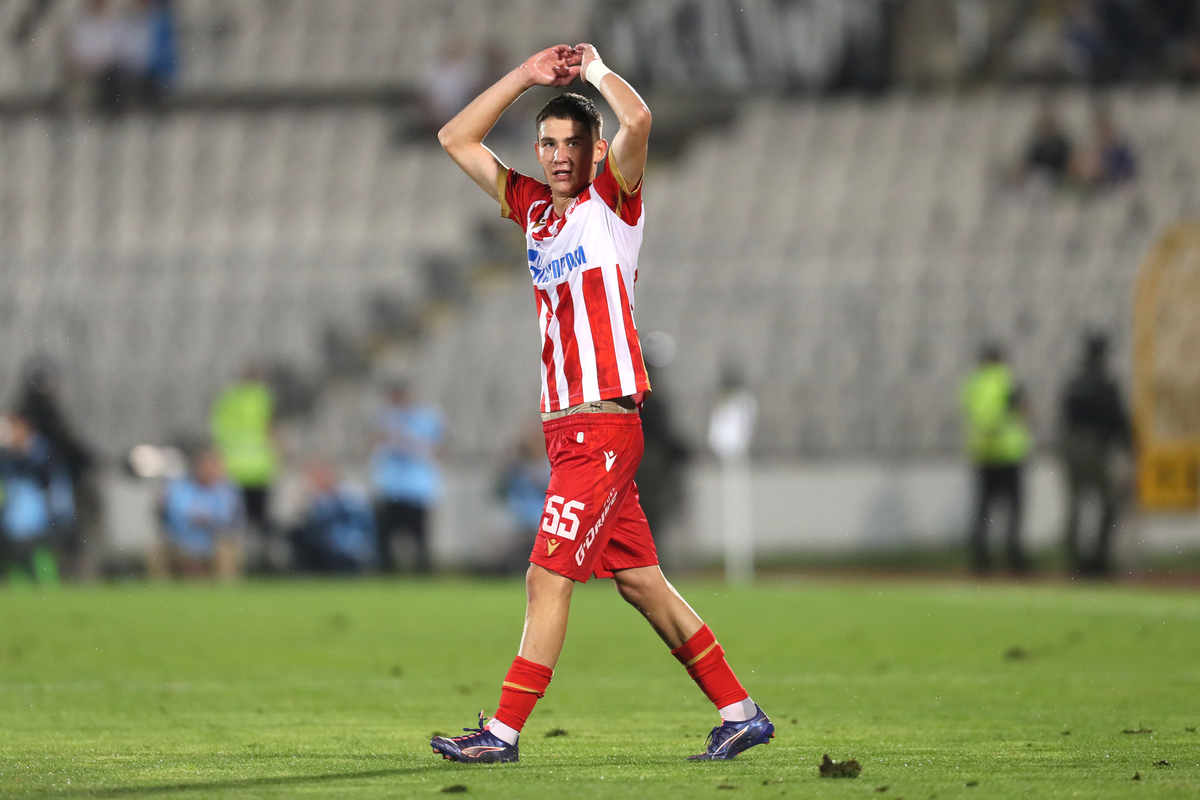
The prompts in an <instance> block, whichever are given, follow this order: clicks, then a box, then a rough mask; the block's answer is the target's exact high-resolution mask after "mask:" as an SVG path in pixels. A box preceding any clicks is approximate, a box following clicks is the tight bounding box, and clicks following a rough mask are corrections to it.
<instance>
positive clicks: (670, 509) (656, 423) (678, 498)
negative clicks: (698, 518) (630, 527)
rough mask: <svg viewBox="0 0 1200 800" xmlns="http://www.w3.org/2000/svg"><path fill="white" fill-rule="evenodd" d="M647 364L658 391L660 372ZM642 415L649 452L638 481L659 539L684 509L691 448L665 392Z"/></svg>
mask: <svg viewBox="0 0 1200 800" xmlns="http://www.w3.org/2000/svg"><path fill="white" fill-rule="evenodd" d="M646 362H647V363H646V372H647V375H648V376H649V378H650V385H651V386H656V387H657V386H658V385H659V381H658V368H657V367H654V366H652V365H651V364H650V358H649V357H647V359H646ZM641 415H642V434H643V437H644V439H645V442H646V449H645V452H644V453H643V454H642V463H641V465H640V466H638V471H637V476H636V478H635V480H636V481H637V487H638V496H639V497H640V499H641V503H642V510H643V511H644V512H646V521H647V522H649V523H650V530H651V531H652V532H653V533H654V535H655V536H656V537H658V536H661V535H662V534H664V533H665V532H666V529H667V526H668V525H669V524H670V523H671V520H672V519H673V518H674V517H675V515H676V514H677V513H678V512H679V509H680V507H681V506H682V505H683V467H684V465H685V464H687V460H688V448H687V445H686V444H684V442H683V440H682V439H680V438H679V436H678V434H676V433H675V430H674V428H673V427H672V425H671V405H670V401H669V400H668V398H667V395H665V394H664V393H663V392H662V391H661V390H656V391H654V392H652V393H650V394H648V395H647V396H646V399H645V401H644V402H643V403H642V408H641Z"/></svg>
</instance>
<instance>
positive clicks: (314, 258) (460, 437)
mask: <svg viewBox="0 0 1200 800" xmlns="http://www.w3.org/2000/svg"><path fill="white" fill-rule="evenodd" d="M1038 101H1039V98H1038V97H1037V96H1036V95H1034V94H1033V93H1012V94H1002V93H987V94H982V95H980V96H978V97H973V98H967V99H953V98H949V97H942V98H922V97H911V96H895V97H892V98H889V99H886V100H879V101H864V100H846V101H836V100H834V101H818V102H801V103H788V102H779V101H762V102H756V103H752V104H750V105H748V106H747V107H746V108H745V109H744V110H743V112H742V113H741V115H740V117H739V119H738V121H737V123H736V125H735V126H734V127H733V128H731V129H729V130H725V131H715V132H712V133H710V134H707V135H705V136H703V137H701V138H700V139H698V140H697V141H696V143H695V145H694V146H693V147H692V148H691V149H690V150H689V151H688V152H687V153H686V154H685V156H684V157H683V158H682V159H681V160H680V161H678V162H677V163H669V164H658V165H657V166H656V167H655V169H654V170H653V171H652V172H651V173H650V174H649V175H648V177H647V203H648V213H649V219H650V220H651V223H650V224H649V226H648V228H647V237H646V244H645V247H644V249H643V252H642V262H641V273H642V283H641V286H640V291H639V300H638V302H639V317H640V319H641V321H642V322H641V325H642V328H643V329H644V330H646V331H649V330H655V329H661V330H665V331H667V332H669V333H671V334H672V335H673V336H675V337H676V339H677V341H678V342H679V343H680V347H679V357H678V361H677V362H676V363H675V364H674V365H673V366H672V367H671V368H670V369H669V370H668V371H667V372H666V377H665V380H666V381H667V384H668V387H667V388H669V389H670V391H671V394H672V396H673V397H674V398H675V399H676V403H677V405H678V410H679V418H680V424H681V426H682V427H683V429H684V431H685V433H686V434H687V435H688V436H689V437H690V438H692V439H693V440H694V441H696V442H700V441H702V434H703V426H704V420H705V419H706V417H707V405H708V403H709V402H710V398H711V396H712V394H713V392H714V390H715V387H716V386H717V383H718V377H719V373H720V372H721V370H722V368H723V366H724V365H725V364H737V365H738V366H739V368H740V369H741V370H742V371H743V372H744V374H745V375H746V377H747V379H748V380H749V382H750V384H751V386H753V387H754V388H755V390H756V391H757V392H758V394H759V396H760V400H761V403H762V424H761V426H760V429H759V438H758V441H757V443H756V448H757V451H758V452H759V453H760V454H762V455H767V456H779V457H790V456H795V455H850V454H855V453H873V454H886V453H891V454H897V455H899V454H913V453H938V452H949V451H952V450H953V448H954V447H955V446H956V442H957V441H958V412H957V406H956V386H957V381H958V379H959V377H960V376H961V375H962V374H963V372H964V371H965V369H966V367H967V365H968V364H969V363H970V362H971V360H972V359H973V357H974V352H973V350H972V347H973V345H971V346H968V345H964V343H978V342H981V341H983V340H984V339H985V338H991V337H996V338H1000V339H1002V340H1004V341H1006V342H1008V343H1009V344H1010V346H1011V349H1012V352H1013V355H1014V358H1015V363H1016V367H1017V370H1018V372H1019V374H1021V375H1022V377H1023V378H1024V379H1025V380H1026V382H1027V385H1028V387H1029V390H1030V396H1031V398H1032V399H1033V401H1034V406H1035V410H1036V421H1037V425H1038V429H1039V432H1040V433H1041V435H1042V436H1043V438H1045V437H1048V436H1049V435H1050V432H1051V431H1052V428H1053V423H1054V412H1053V407H1052V403H1053V397H1054V389H1055V386H1056V385H1057V382H1058V380H1059V378H1060V376H1061V375H1062V374H1063V370H1064V369H1065V368H1066V366H1067V365H1068V364H1069V363H1070V362H1071V359H1072V358H1073V357H1074V347H1075V344H1076V341H1077V338H1078V333H1079V331H1080V330H1081V328H1083V327H1084V326H1087V325H1095V326H1103V327H1107V328H1110V329H1114V330H1115V332H1116V343H1117V348H1118V349H1117V356H1118V358H1117V359H1116V361H1117V363H1127V362H1128V358H1127V357H1126V356H1127V353H1128V346H1129V341H1128V338H1129V337H1128V330H1129V324H1130V323H1129V319H1130V308H1131V296H1132V294H1131V293H1132V285H1133V280H1134V277H1135V272H1136V268H1137V265H1138V263H1139V260H1140V258H1141V256H1142V254H1143V251H1144V249H1145V247H1146V246H1147V243H1148V241H1149V238H1150V237H1151V236H1152V235H1153V234H1154V232H1155V231H1156V230H1158V229H1159V228H1160V227H1161V226H1162V225H1165V224H1167V223H1169V222H1170V221H1172V220H1174V219H1177V218H1180V217H1183V216H1188V215H1195V214H1196V213H1198V212H1200V197H1198V196H1197V194H1196V189H1195V180H1194V176H1195V175H1196V172H1197V169H1198V167H1200V165H1198V164H1197V156H1196V154H1195V152H1194V148H1193V147H1192V144H1193V143H1194V142H1195V141H1196V138H1197V136H1198V135H1200V107H1198V106H1197V104H1196V103H1195V102H1194V98H1193V97H1192V96H1191V95H1189V94H1181V93H1179V92H1177V91H1176V90H1173V89H1162V90H1154V91H1146V90H1137V91H1133V90H1121V91H1118V92H1116V93H1114V94H1113V95H1112V96H1111V103H1112V106H1113V109H1114V112H1115V113H1116V115H1117V117H1118V119H1122V120H1130V121H1131V123H1132V122H1136V124H1131V125H1130V137H1131V139H1132V140H1133V142H1134V145H1135V146H1136V147H1137V149H1138V150H1139V152H1140V153H1142V154H1144V157H1143V167H1142V175H1141V178H1140V180H1139V183H1138V184H1137V185H1136V188H1133V189H1129V190H1124V191H1120V192H1114V193H1111V194H1107V195H1103V196H1098V197H1094V198H1090V199H1088V200H1086V201H1083V200H1079V199H1075V198H1069V197H1065V198H1050V199H1045V200H1042V201H1036V200H1030V199H1029V198H1027V197H1024V196H1014V195H1013V194H1011V193H1009V192H1006V191H1005V190H1004V189H1003V188H1002V187H999V186H998V185H996V184H995V182H994V181H993V179H992V177H991V176H992V174H993V172H994V169H995V164H996V162H997V161H998V160H1000V159H1004V158H1009V157H1010V156H1011V155H1012V154H1013V153H1015V152H1017V151H1018V150H1019V146H1020V142H1021V140H1022V137H1023V136H1024V133H1025V131H1026V128H1027V125H1028V121H1029V119H1030V118H1031V117H1032V115H1033V113H1034V112H1035V110H1036V107H1037V103H1038ZM1087 102H1088V98H1087V97H1086V96H1085V95H1084V94H1083V93H1068V94H1065V95H1064V96H1063V98H1062V108H1063V111H1064V114H1065V116H1066V117H1067V118H1068V119H1071V118H1078V119H1083V118H1084V116H1085V114H1086V110H1087ZM0 148H3V152H5V153H8V154H11V156H12V157H10V158H5V159H3V162H2V163H0V171H2V172H3V175H2V178H0V243H2V244H0V259H2V262H3V264H2V269H0V284H3V288H2V289H0V298H3V299H2V300H0V302H2V303H3V304H4V305H5V308H4V312H5V313H3V314H2V315H0V327H3V328H4V330H3V335H4V337H5V339H6V341H9V342H11V343H12V344H11V345H10V346H9V347H8V348H6V352H5V357H4V364H3V375H4V379H5V380H4V384H5V385H7V386H9V387H11V386H12V385H13V381H14V379H15V376H16V373H17V370H18V368H19V365H20V361H21V358H22V357H23V356H25V355H28V354H31V353H32V352H48V353H50V354H52V355H59V356H60V357H66V356H67V354H69V356H70V359H71V361H70V363H68V364H66V371H67V384H68V386H71V387H74V389H73V392H74V397H73V400H74V405H75V406H76V407H77V408H78V409H79V410H80V411H81V412H82V413H83V416H84V418H85V419H88V420H90V422H89V423H88V424H89V427H90V428H93V429H94V430H95V433H94V435H96V436H97V437H98V438H99V439H100V440H101V442H102V443H103V444H104V445H106V446H107V447H109V448H118V447H124V446H127V445H129V444H132V443H134V442H136V441H140V440H144V439H151V440H153V439H161V438H162V437H167V436H170V435H171V434H172V433H173V432H175V431H178V430H181V429H186V428H188V427H189V426H191V427H195V424H196V421H198V420H203V419H204V407H205V404H206V402H207V399H208V397H209V396H210V395H211V392H212V391H213V390H214V388H215V387H216V386H217V385H219V383H220V382H221V381H223V380H225V379H226V378H227V377H228V376H230V375H231V374H233V373H234V372H235V371H236V370H237V368H238V367H239V365H240V364H241V363H243V362H244V361H247V360H250V359H253V358H263V357H270V358H272V359H283V360H287V361H290V362H292V363H295V364H297V365H299V366H301V367H304V368H308V369H316V368H317V367H318V366H319V364H320V359H321V349H320V334H321V332H322V331H323V330H324V329H325V328H326V327H327V326H329V325H335V326H338V327H340V328H342V329H345V330H349V331H354V332H358V333H360V334H361V333H362V332H363V330H364V326H365V324H366V323H365V315H366V310H365V309H366V305H367V303H368V302H369V300H370V298H371V297H373V296H375V295H376V294H378V293H379V292H380V291H384V292H385V293H388V294H391V295H395V296H399V297H402V298H408V299H409V300H410V301H411V302H413V303H414V304H417V305H419V304H420V303H421V302H422V300H423V298H424V297H425V295H426V294H427V293H428V291H429V281H428V276H427V275H426V274H425V272H424V271H423V264H424V261H423V259H425V258H426V257H428V256H429V255H430V254H441V255H442V256H446V255H447V254H449V255H450V256H452V257H458V258H463V259H467V258H470V257H471V248H472V245H471V242H472V240H473V237H474V236H475V229H476V227H477V226H478V225H479V220H481V219H485V218H491V217H493V216H494V208H493V207H492V204H491V202H490V201H488V200H487V198H486V197H484V196H483V194H482V193H480V192H478V190H477V189H475V187H474V186H472V185H470V184H469V182H466V181H462V180H459V179H458V177H459V176H458V175H457V174H456V173H455V172H454V166H453V164H451V163H450V162H449V160H448V159H445V157H444V156H442V155H441V154H440V151H438V150H437V149H436V148H435V147H432V146H428V145H414V146H410V147H407V148H404V149H400V150H397V149H395V148H393V147H392V146H390V145H389V142H388V119H387V117H386V115H385V114H383V113H382V112H378V111H371V110H358V111H353V112H346V111H307V112H306V111H272V112H268V113H262V114H252V113H244V112H230V113H217V114H213V113H206V114H200V113H190V112H186V113H173V114H168V115H166V116H163V117H130V118H127V119H121V120H117V121H113V122H105V123H101V122H90V121H84V120H79V119H74V118H50V119H45V118H41V117H32V116H29V115H21V116H17V117H11V118H8V119H5V120H4V121H0ZM951 176H953V180H948V178H949V177H951ZM135 177H136V178H137V179H136V180H134V179H133V178H135ZM850 187H853V188H850ZM431 189H432V191H431ZM516 258H517V259H519V254H517V255H516ZM519 263H520V262H519V260H518V261H515V263H514V269H513V271H512V272H510V273H509V275H510V276H511V277H510V278H509V279H505V280H501V281H499V282H496V281H488V282H485V283H483V284H481V285H482V286H483V288H479V289H477V290H475V291H474V292H473V293H472V294H471V295H470V297H469V299H468V300H467V303H466V306H465V307H464V308H462V309H461V311H460V312H458V313H457V315H456V316H455V318H454V319H455V322H454V324H449V325H434V326H432V327H430V328H429V330H428V332H427V333H426V335H425V337H424V339H423V343H422V345H421V348H420V350H419V354H418V356H417V364H418V365H419V366H418V367H417V369H418V370H419V372H420V374H421V375H422V381H423V382H424V383H425V384H426V385H427V386H428V387H429V389H430V391H431V392H432V394H433V395H434V396H435V397H437V398H438V399H439V400H440V401H441V402H442V403H443V404H444V405H445V406H446V408H447V409H448V411H449V413H450V415H451V418H452V419H453V420H454V422H455V425H456V434H455V438H454V440H453V442H452V448H453V450H454V452H455V453H457V454H458V455H461V456H474V455H478V454H483V453H492V452H496V451H497V450H498V449H499V448H500V447H501V445H502V443H504V442H506V441H508V440H509V439H510V438H511V437H512V436H513V435H514V433H515V431H516V430H518V429H519V426H520V424H521V421H522V420H524V419H526V418H528V416H529V413H528V411H527V409H528V408H530V407H531V406H532V404H533V403H534V402H535V401H536V398H535V395H536V380H535V375H534V372H533V368H532V367H531V366H530V365H531V363H534V362H533V361H532V359H534V358H536V336H534V333H533V329H532V327H531V326H532V324H533V323H532V321H531V319H530V317H531V315H530V304H531V302H532V301H531V300H530V297H529V290H528V288H527V286H526V285H525V284H524V279H523V277H522V276H521V274H520V272H519V268H516V267H515V264H519ZM885 299H886V300H887V301H888V302H882V301H883V300H885ZM699 310H703V313H698V312H699ZM68 344H70V345H71V346H70V347H68ZM463 365H467V367H468V368H467V369H463V368H462V367H463ZM349 394H352V393H342V395H343V396H349ZM343 402H345V403H348V404H349V405H350V406H351V407H353V408H360V407H361V406H362V405H363V403H361V402H359V401H356V400H352V399H351V400H346V401H343ZM335 405H336V404H335ZM931 409H936V413H930V410H931ZM329 413H330V414H333V415H334V416H335V417H338V418H345V419H344V420H343V424H345V425H347V426H353V425H357V424H359V421H361V419H362V414H365V413H366V412H365V410H361V411H358V412H344V411H338V410H334V411H330V412H329ZM339 415H340V417H339ZM323 424H324V425H325V426H326V427H329V426H330V424H331V423H323ZM337 427H338V425H332V429H331V430H330V431H329V432H328V433H327V434H325V435H324V436H322V437H321V439H323V440H328V441H330V442H338V441H341V440H345V439H347V438H348V437H349V436H350V432H348V431H346V430H343V431H340V432H338V431H337V430H336V428H337Z"/></svg>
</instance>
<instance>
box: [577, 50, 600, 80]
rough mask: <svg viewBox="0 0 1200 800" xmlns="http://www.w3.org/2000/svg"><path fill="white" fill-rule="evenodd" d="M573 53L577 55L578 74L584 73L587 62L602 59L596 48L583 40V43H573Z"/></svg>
mask: <svg viewBox="0 0 1200 800" xmlns="http://www.w3.org/2000/svg"><path fill="white" fill-rule="evenodd" d="M575 53H576V54H577V55H578V56H579V58H580V61H579V74H580V75H586V74H587V68H588V64H591V63H592V62H593V61H603V59H602V58H600V54H599V53H597V52H596V48H595V47H593V46H592V45H590V44H587V43H586V42H584V43H583V44H577V45H575Z"/></svg>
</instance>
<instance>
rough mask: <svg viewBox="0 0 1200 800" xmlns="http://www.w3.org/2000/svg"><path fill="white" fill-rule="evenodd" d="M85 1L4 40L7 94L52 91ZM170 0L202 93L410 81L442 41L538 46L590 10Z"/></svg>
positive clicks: (186, 75) (348, 0) (502, 0)
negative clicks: (65, 45) (65, 43)
mask: <svg viewBox="0 0 1200 800" xmlns="http://www.w3.org/2000/svg"><path fill="white" fill-rule="evenodd" d="M82 6H83V2H82V0H56V1H55V2H51V3H48V4H46V10H45V12H44V15H43V16H42V17H40V18H39V19H38V22H37V25H36V27H35V28H34V29H33V30H31V31H30V32H29V33H28V34H27V35H25V36H24V37H21V39H20V41H17V42H14V45H13V46H7V43H6V46H4V47H0V96H2V95H5V94H21V95H29V94H39V93H48V92H52V91H54V90H55V88H56V87H57V86H58V85H59V84H60V82H61V79H62V66H61V57H62V52H61V48H62V43H63V39H64V37H65V35H66V31H67V30H68V29H69V27H70V24H71V21H72V20H73V19H74V18H76V16H77V15H78V13H79V10H80V8H81V7H82ZM175 6H176V9H177V13H178V17H179V32H180V52H181V54H182V55H181V57H182V59H183V61H184V66H185V69H184V70H183V72H182V76H181V77H182V85H181V87H180V88H181V90H182V91H184V92H200V93H205V94H219V93H221V92H245V91H257V92H270V91H282V90H305V91H313V90H317V91H319V90H328V89H331V88H338V89H343V90H350V91H355V90H358V89H361V88H362V87H364V86H372V85H375V86H378V85H384V86H397V87H407V88H411V87H414V86H419V85H421V83H422V82H423V81H424V80H425V79H426V75H427V71H428V65H429V63H430V61H431V60H432V59H434V58H435V57H436V56H437V54H438V49H439V47H440V46H441V44H442V43H444V42H447V41H452V40H455V39H463V40H468V41H492V42H503V43H504V47H505V49H506V50H511V51H512V52H514V53H523V52H526V51H529V52H533V51H535V50H538V49H540V48H542V47H546V46H548V45H547V42H549V39H554V41H558V40H559V39H561V38H570V39H571V40H572V41H576V40H578V39H580V38H582V31H583V28H584V26H585V24H586V22H587V12H588V4H587V3H585V2H582V0H540V1H539V2H532V0H489V1H488V2H463V3H444V2H438V0H404V2H395V1H394V0H339V2H336V3H330V2H328V1H327V0H287V2H278V0H178V2H176V3H175ZM27 8H28V6H27V4H25V3H19V2H5V3H0V31H2V32H4V33H5V34H6V35H7V34H8V32H10V31H14V30H15V29H16V28H17V27H18V25H19V23H20V21H21V18H22V17H23V16H24V15H25V14H27V13H28V11H27ZM539 20H540V23H539ZM418 31H419V32H420V35H419V36H418V35H414V33H415V32H418ZM551 43H552V42H551Z"/></svg>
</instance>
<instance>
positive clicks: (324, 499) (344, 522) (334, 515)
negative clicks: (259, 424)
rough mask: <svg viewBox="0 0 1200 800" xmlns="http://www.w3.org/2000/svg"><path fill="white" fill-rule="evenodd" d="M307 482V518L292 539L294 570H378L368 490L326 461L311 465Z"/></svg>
mask: <svg viewBox="0 0 1200 800" xmlns="http://www.w3.org/2000/svg"><path fill="white" fill-rule="evenodd" d="M304 482H305V488H306V491H307V496H306V498H305V507H304V516H303V518H302V519H301V521H300V523H299V524H298V525H296V527H295V528H293V529H292V531H291V533H290V535H289V536H288V539H289V540H290V541H291V543H292V559H293V565H294V566H293V568H294V570H295V571H297V572H321V573H342V574H354V573H359V572H365V571H367V570H369V569H371V568H373V567H374V566H375V563H376V557H377V554H378V547H379V545H378V541H377V538H376V530H375V515H374V512H373V510H372V509H371V503H370V501H369V500H368V498H367V494H366V492H365V491H362V490H360V489H358V488H357V487H355V486H353V485H351V484H348V483H342V482H340V481H339V480H338V476H337V472H336V471H334V469H333V467H332V466H330V464H329V463H328V462H326V461H324V460H322V459H313V460H312V461H310V462H309V463H308V465H307V467H306V468H305V471H304Z"/></svg>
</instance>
